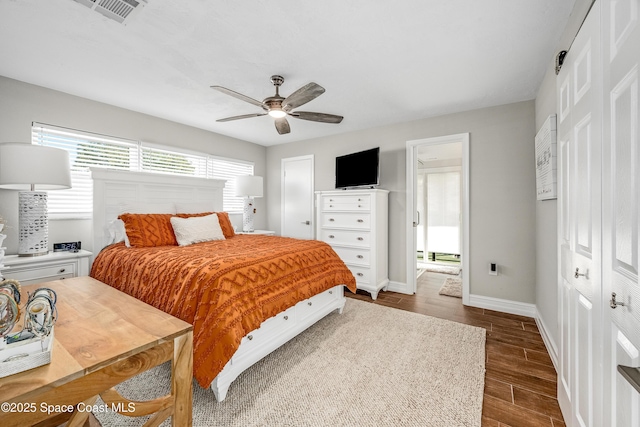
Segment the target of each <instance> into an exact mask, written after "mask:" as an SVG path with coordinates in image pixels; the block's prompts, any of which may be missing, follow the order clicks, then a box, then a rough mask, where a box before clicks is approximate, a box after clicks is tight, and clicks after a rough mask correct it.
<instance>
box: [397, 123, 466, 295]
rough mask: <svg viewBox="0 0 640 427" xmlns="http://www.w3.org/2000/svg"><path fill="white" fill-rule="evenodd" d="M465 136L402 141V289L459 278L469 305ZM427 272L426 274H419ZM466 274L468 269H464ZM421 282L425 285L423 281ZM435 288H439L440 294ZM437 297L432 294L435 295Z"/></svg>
mask: <svg viewBox="0 0 640 427" xmlns="http://www.w3.org/2000/svg"><path fill="white" fill-rule="evenodd" d="M468 171H469V134H468V133H465V134H457V135H449V136H444V137H436V138H425V139H420V140H414V141H407V287H408V290H409V292H410V293H416V292H417V290H418V286H417V285H418V276H419V275H420V274H423V275H424V274H427V275H428V277H424V276H421V277H422V279H420V280H421V281H420V283H422V284H424V283H427V282H428V283H429V289H430V291H431V290H433V287H434V283H435V281H439V283H440V282H444V279H445V278H447V277H451V279H452V280H453V279H454V278H457V279H461V282H462V283H461V285H462V302H463V304H468V300H469V277H468V276H469V275H468V274H464V269H465V265H466V263H467V262H468V259H469V257H468V248H469V245H468V240H469V239H468V230H469V226H468V224H469V214H468V213H469V181H468V179H469V178H468V177H469V173H468ZM425 270H427V272H426V273H424V271H425ZM467 270H468V268H467ZM423 282H424V283H423ZM439 288H440V286H439V285H438V289H436V291H437V290H439ZM436 293H437V292H436Z"/></svg>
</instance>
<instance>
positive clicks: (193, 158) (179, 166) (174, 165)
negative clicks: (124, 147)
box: [141, 143, 207, 178]
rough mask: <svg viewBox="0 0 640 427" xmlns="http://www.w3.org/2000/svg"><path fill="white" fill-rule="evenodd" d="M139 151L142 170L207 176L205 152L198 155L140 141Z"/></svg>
mask: <svg viewBox="0 0 640 427" xmlns="http://www.w3.org/2000/svg"><path fill="white" fill-rule="evenodd" d="M141 153H142V161H141V167H142V171H143V172H158V173H170V174H175V175H191V176H197V177H200V178H206V177H207V156H206V155H205V154H200V155H198V154H190V153H187V152H181V151H178V150H168V149H164V148H160V147H157V146H152V145H148V144H146V143H142V146H141Z"/></svg>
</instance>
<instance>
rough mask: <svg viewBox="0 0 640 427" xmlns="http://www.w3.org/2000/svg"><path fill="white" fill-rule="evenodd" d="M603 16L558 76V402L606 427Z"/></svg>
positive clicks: (571, 418)
mask: <svg viewBox="0 0 640 427" xmlns="http://www.w3.org/2000/svg"><path fill="white" fill-rule="evenodd" d="M600 64H601V63H600V9H599V3H598V2H596V3H595V4H594V6H593V8H592V10H591V11H590V12H589V15H588V16H587V19H586V20H585V22H584V24H583V26H582V28H581V29H580V32H579V34H578V35H577V37H576V39H575V40H574V42H573V45H572V46H571V49H570V50H569V52H568V53H567V56H566V57H565V62H564V65H563V67H562V70H561V72H560V74H559V75H558V79H557V82H558V111H559V114H558V135H559V143H558V156H559V165H560V173H559V183H558V185H559V205H560V209H559V233H558V234H559V237H558V244H559V251H558V253H559V257H560V260H559V267H560V268H559V270H560V274H559V281H558V296H559V301H560V310H559V321H560V322H561V323H560V333H561V340H560V341H561V343H560V345H561V356H562V357H561V358H560V367H559V368H560V370H559V373H558V376H559V378H558V399H559V402H560V405H561V408H562V410H563V414H564V416H565V419H566V420H567V424H568V425H573V426H600V425H601V420H602V408H601V405H600V404H599V402H601V399H602V379H601V378H602V376H601V363H602V358H601V350H600V345H601V339H602V327H601V313H602V303H601V300H602V297H601V280H600V277H601V269H600V264H601V241H600V227H601V187H600V185H601V159H602V157H601V122H602V114H601V111H602V108H601V98H602V91H601V88H602V84H601V81H602V76H601V74H602V73H601V65H600Z"/></svg>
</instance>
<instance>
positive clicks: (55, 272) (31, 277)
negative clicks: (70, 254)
mask: <svg viewBox="0 0 640 427" xmlns="http://www.w3.org/2000/svg"><path fill="white" fill-rule="evenodd" d="M4 275H5V276H6V277H7V278H8V279H15V280H18V281H19V282H20V283H21V284H25V285H27V284H31V283H40V282H47V281H50V280H59V279H67V278H70V277H75V276H76V275H77V272H76V263H74V262H69V263H64V264H62V263H61V264H55V265H46V266H40V267H29V268H20V267H15V268H11V269H10V270H7V271H6V272H5V273H4Z"/></svg>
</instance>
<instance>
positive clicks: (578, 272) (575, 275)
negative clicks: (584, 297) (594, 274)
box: [573, 268, 589, 279]
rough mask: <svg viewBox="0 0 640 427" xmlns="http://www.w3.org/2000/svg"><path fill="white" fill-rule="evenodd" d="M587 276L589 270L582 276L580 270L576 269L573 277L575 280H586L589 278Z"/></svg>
mask: <svg viewBox="0 0 640 427" xmlns="http://www.w3.org/2000/svg"><path fill="white" fill-rule="evenodd" d="M588 274H589V270H587V272H586V273H584V274H582V273H580V269H579V268H576V274H574V275H573V277H575V278H576V279H577V278H579V277H580V276H584V278H585V279H588V278H589V276H588Z"/></svg>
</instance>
